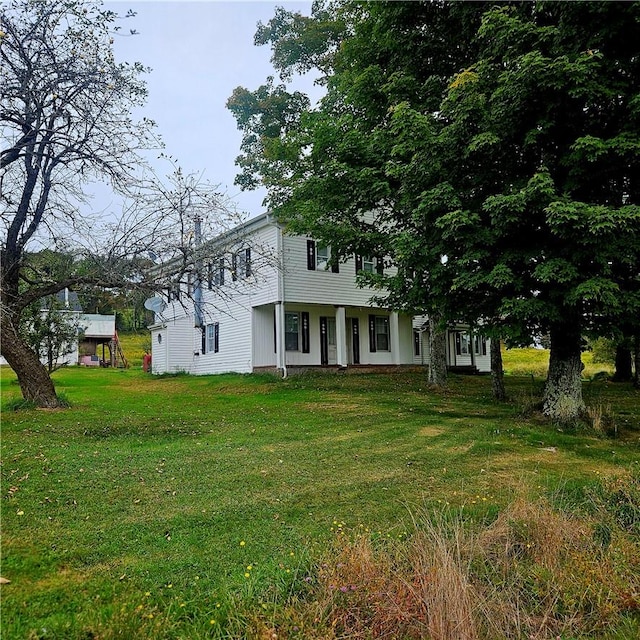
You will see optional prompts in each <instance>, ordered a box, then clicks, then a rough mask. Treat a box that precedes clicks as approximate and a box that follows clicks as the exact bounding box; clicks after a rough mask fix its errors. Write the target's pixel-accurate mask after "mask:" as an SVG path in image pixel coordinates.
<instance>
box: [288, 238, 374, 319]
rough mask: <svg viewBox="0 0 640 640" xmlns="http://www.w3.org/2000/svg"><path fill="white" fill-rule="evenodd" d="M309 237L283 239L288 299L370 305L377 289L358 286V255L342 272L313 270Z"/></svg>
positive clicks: (330, 303) (345, 265)
mask: <svg viewBox="0 0 640 640" xmlns="http://www.w3.org/2000/svg"><path fill="white" fill-rule="evenodd" d="M307 240H308V239H307V238H304V237H301V236H288V235H285V236H284V238H283V248H284V265H285V266H284V272H283V278H284V281H285V285H284V300H285V302H291V303H309V304H320V305H322V304H328V305H343V306H346V307H350V306H351V307H364V308H368V307H369V306H370V303H369V299H370V298H371V296H372V294H373V291H372V290H371V289H361V288H359V287H358V286H357V285H356V275H355V260H354V258H353V257H352V258H350V259H349V260H347V262H346V263H345V264H344V265H343V264H340V269H339V272H338V273H334V272H333V271H331V269H316V270H313V271H312V270H309V269H307ZM365 329H366V325H365Z"/></svg>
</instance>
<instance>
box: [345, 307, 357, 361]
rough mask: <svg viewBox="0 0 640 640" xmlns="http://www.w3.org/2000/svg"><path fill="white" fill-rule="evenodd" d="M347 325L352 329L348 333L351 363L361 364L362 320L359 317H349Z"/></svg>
mask: <svg viewBox="0 0 640 640" xmlns="http://www.w3.org/2000/svg"><path fill="white" fill-rule="evenodd" d="M347 326H348V327H349V329H350V331H349V333H348V334H347V338H348V344H347V349H348V353H349V364H360V322H359V320H358V318H349V319H348V321H347Z"/></svg>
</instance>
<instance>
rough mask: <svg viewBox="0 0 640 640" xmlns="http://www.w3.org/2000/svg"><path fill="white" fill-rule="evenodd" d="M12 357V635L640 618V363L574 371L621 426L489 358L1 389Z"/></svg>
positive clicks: (155, 635)
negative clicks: (560, 412)
mask: <svg viewBox="0 0 640 640" xmlns="http://www.w3.org/2000/svg"><path fill="white" fill-rule="evenodd" d="M1 374H2V396H3V434H2V436H3V437H2V460H3V464H2V471H1V472H2V516H3V517H2V528H3V549H2V551H3V561H2V575H3V577H5V578H7V579H9V580H11V583H10V584H6V585H3V586H2V587H1V588H2V635H3V637H7V638H65V640H67V639H69V640H75V639H78V640H79V639H80V638H83V639H84V638H88V637H93V638H101V639H109V638H122V637H126V638H132V639H136V638H140V639H141V638H145V639H147V638H152V639H157V640H160V639H169V638H172V639H173V638H193V639H195V638H206V637H232V638H242V637H246V638H265V637H266V638H271V637H273V634H274V633H275V634H277V635H278V637H280V638H283V637H291V638H295V637H298V638H338V637H342V638H344V637H376V634H377V637H382V635H383V633H384V632H385V631H388V630H389V629H393V628H395V629H397V630H398V631H397V633H396V635H395V636H393V635H392V636H391V637H403V635H402V634H404V636H405V637H409V638H410V637H432V638H434V639H435V638H463V637H465V636H464V635H462V634H463V632H464V633H467V634H469V635H467V636H466V637H477V638H493V637H511V638H517V637H527V638H528V637H529V636H530V635H533V636H534V637H536V638H543V637H556V636H555V635H553V636H552V635H551V634H560V635H561V637H563V638H580V637H583V638H587V637H588V638H629V637H634V635H637V633H638V631H640V626H639V625H640V623H639V622H638V618H637V611H638V601H637V598H638V591H639V585H638V583H637V576H638V575H640V571H639V568H640V567H639V566H638V565H639V562H638V558H639V557H640V553H639V544H638V511H639V509H640V507H639V493H640V490H639V488H638V437H639V429H640V403H639V402H638V394H637V392H635V391H633V390H632V388H631V387H630V386H629V385H620V384H611V383H607V382H605V381H593V382H586V383H585V390H584V395H585V399H586V400H587V403H588V404H589V403H599V404H602V405H603V406H610V407H611V412H612V414H613V416H614V418H615V421H616V424H617V428H618V433H617V437H615V438H610V437H607V436H605V435H603V434H602V433H595V432H594V431H593V430H591V429H590V428H589V427H588V426H587V425H585V426H584V427H583V428H582V429H579V430H572V431H567V430H558V429H557V428H556V427H555V426H553V425H551V424H549V423H548V422H546V421H542V420H540V418H539V414H536V413H535V412H530V413H529V414H528V415H526V416H525V415H524V414H523V412H522V410H521V408H520V407H518V406H516V405H515V404H508V403H507V404H504V403H494V402H493V401H491V399H490V396H491V391H490V381H489V379H488V378H487V377H460V378H459V377H453V378H452V380H451V384H450V388H449V389H448V390H447V391H444V392H438V393H435V392H433V391H432V390H430V389H429V387H428V386H427V385H426V384H424V382H425V380H424V378H422V377H421V376H420V375H416V374H398V375H368V376H358V375H348V376H314V375H309V376H303V377H298V378H290V379H288V380H280V379H277V378H274V377H271V376H240V375H226V376H212V377H201V378H192V377H188V376H183V377H171V378H161V379H158V378H154V377H151V376H147V375H145V374H143V373H142V371H141V370H140V369H129V370H109V369H86V368H79V367H78V368H68V369H63V370H60V371H58V372H56V373H55V374H54V375H55V378H56V385H57V387H58V388H59V389H60V390H61V392H63V393H64V394H65V397H66V398H67V399H68V401H69V402H70V403H71V406H72V408H71V409H68V410H65V411H42V410H34V409H27V410H21V411H8V410H7V407H8V406H11V403H12V402H14V401H15V400H16V399H17V398H19V396H20V392H19V388H18V386H17V384H15V377H14V376H13V374H12V373H11V371H10V370H8V369H6V368H3V369H2V372H1ZM533 384H535V385H537V387H536V388H537V389H538V390H539V389H540V385H541V380H539V379H535V380H534V381H533V382H532V380H531V378H529V377H515V376H508V377H507V390H508V393H509V395H510V397H512V398H516V397H518V396H519V395H522V394H525V393H531V394H533V392H534V389H533V387H532V385H533ZM527 545H531V546H530V547H528V546H527ZM452 577H453V578H454V579H453V580H452ZM352 586H353V587H355V588H352ZM445 587H446V589H445ZM454 589H455V591H454ZM516 614H517V616H516V617H515V618H514V617H513V616H514V615H516ZM461 625H463V626H461ZM419 634H422V635H419ZM429 634H430V636H429ZM447 634H448V635H447ZM473 634H475V635H473ZM519 634H520V635H519ZM616 634H617V635H616ZM387 637H389V635H387Z"/></svg>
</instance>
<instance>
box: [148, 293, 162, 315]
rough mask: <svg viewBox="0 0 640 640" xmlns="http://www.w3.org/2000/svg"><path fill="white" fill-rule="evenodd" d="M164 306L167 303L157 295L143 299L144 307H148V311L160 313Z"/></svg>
mask: <svg viewBox="0 0 640 640" xmlns="http://www.w3.org/2000/svg"><path fill="white" fill-rule="evenodd" d="M166 306H167V303H166V302H165V301H164V300H163V299H162V298H160V297H159V296H154V297H153V298H147V299H146V300H145V301H144V308H145V309H148V310H149V311H153V312H155V313H162V312H163V311H164V308H165V307H166Z"/></svg>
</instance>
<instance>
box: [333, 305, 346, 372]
mask: <svg viewBox="0 0 640 640" xmlns="http://www.w3.org/2000/svg"><path fill="white" fill-rule="evenodd" d="M336 361H337V364H338V366H339V367H346V366H347V363H348V359H347V312H346V310H345V308H344V307H336Z"/></svg>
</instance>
